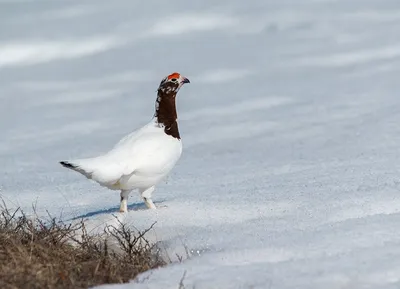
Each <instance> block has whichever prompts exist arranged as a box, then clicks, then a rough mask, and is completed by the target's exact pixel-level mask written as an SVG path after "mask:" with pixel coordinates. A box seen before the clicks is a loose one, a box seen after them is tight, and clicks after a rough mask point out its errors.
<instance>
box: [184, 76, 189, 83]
mask: <svg viewBox="0 0 400 289" xmlns="http://www.w3.org/2000/svg"><path fill="white" fill-rule="evenodd" d="M182 78H183V79H182V83H190V80H189V79H188V78H186V77H182Z"/></svg>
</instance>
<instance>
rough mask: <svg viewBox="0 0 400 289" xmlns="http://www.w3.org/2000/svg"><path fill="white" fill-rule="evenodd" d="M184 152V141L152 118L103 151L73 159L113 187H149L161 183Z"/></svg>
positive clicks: (89, 173)
mask: <svg viewBox="0 0 400 289" xmlns="http://www.w3.org/2000/svg"><path fill="white" fill-rule="evenodd" d="M181 154H182V141H181V140H180V139H176V138H173V137H171V136H170V135H167V134H165V132H164V128H163V127H162V126H160V125H159V124H157V122H156V121H154V120H152V121H151V122H150V123H148V124H147V125H145V126H144V127H142V128H140V129H138V130H136V131H134V132H132V133H130V134H128V135H127V136H125V137H124V138H122V139H121V140H120V141H119V142H118V143H117V144H116V145H115V146H114V147H113V148H112V149H111V150H110V151H109V152H107V153H105V154H104V155H101V156H98V157H94V158H87V159H78V160H73V161H70V163H72V164H74V165H76V166H77V167H78V168H79V169H80V170H82V171H83V174H85V175H86V176H87V177H88V178H90V179H92V180H94V181H96V182H98V183H99V184H100V185H101V186H104V187H107V188H109V189H111V190H126V191H128V190H133V189H142V190H144V189H147V188H150V187H152V186H154V185H156V184H157V183H159V182H160V181H161V180H162V179H163V178H164V177H166V175H167V174H168V173H169V172H170V171H171V169H172V168H173V167H174V166H175V164H176V162H177V161H178V160H179V158H180V156H181Z"/></svg>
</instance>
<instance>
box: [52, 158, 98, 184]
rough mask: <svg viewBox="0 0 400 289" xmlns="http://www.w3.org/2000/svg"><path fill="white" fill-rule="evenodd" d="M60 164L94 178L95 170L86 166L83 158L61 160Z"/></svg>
mask: <svg viewBox="0 0 400 289" xmlns="http://www.w3.org/2000/svg"><path fill="white" fill-rule="evenodd" d="M60 164H61V165H62V166H63V167H65V168H67V169H71V170H73V171H76V172H78V173H81V174H82V175H84V176H85V177H87V178H88V179H91V178H92V173H93V172H92V171H91V170H90V169H89V168H87V167H85V165H84V162H83V160H72V161H60Z"/></svg>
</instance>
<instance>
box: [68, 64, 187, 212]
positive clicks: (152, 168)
mask: <svg viewBox="0 0 400 289" xmlns="http://www.w3.org/2000/svg"><path fill="white" fill-rule="evenodd" d="M185 83H190V81H189V79H187V78H186V77H184V76H182V75H180V74H179V73H177V72H174V73H172V74H170V75H168V76H166V77H164V78H163V79H162V81H161V83H160V85H159V87H158V90H157V99H156V107H155V113H154V116H153V118H152V119H151V121H150V122H149V123H148V124H146V125H145V126H143V127H142V128H140V129H138V130H135V131H133V132H132V133H130V134H128V135H127V136H125V137H124V138H122V139H121V140H120V141H119V142H118V143H117V144H116V145H115V146H114V147H113V148H112V149H111V150H110V151H108V152H106V153H105V154H103V155H100V156H97V157H92V158H84V159H75V160H70V161H61V162H60V164H62V165H63V166H64V167H66V168H69V169H72V170H74V171H77V172H79V173H81V174H82V175H84V176H85V177H87V178H88V179H91V180H94V181H96V182H97V183H99V184H100V185H101V186H103V187H106V188H108V189H111V190H119V191H121V194H120V195H121V202H120V212H127V211H128V198H129V194H130V193H131V191H132V190H134V189H138V190H139V192H140V194H141V197H142V198H143V200H144V202H145V204H146V206H147V207H148V208H149V209H155V208H156V206H155V205H154V203H153V201H152V199H151V195H152V193H153V191H154V188H155V186H156V185H157V184H158V183H159V182H160V181H161V180H162V179H164V178H165V177H166V176H167V175H168V173H169V172H170V171H171V170H172V168H173V167H174V166H175V164H176V162H177V161H178V160H179V158H180V156H181V154H182V142H181V137H180V134H179V129H178V122H177V112H176V104H175V98H176V95H177V93H178V91H179V89H180V88H181V87H182V86H183V85H184V84H185Z"/></svg>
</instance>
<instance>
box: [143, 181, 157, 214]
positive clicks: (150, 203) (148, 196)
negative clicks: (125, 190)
mask: <svg viewBox="0 0 400 289" xmlns="http://www.w3.org/2000/svg"><path fill="white" fill-rule="evenodd" d="M153 191H154V186H153V187H150V188H147V189H140V190H139V192H140V195H141V196H142V198H143V201H144V203H145V204H146V206H147V208H149V209H156V206H155V205H154V203H153V201H152V200H151V194H152V193H153Z"/></svg>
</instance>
